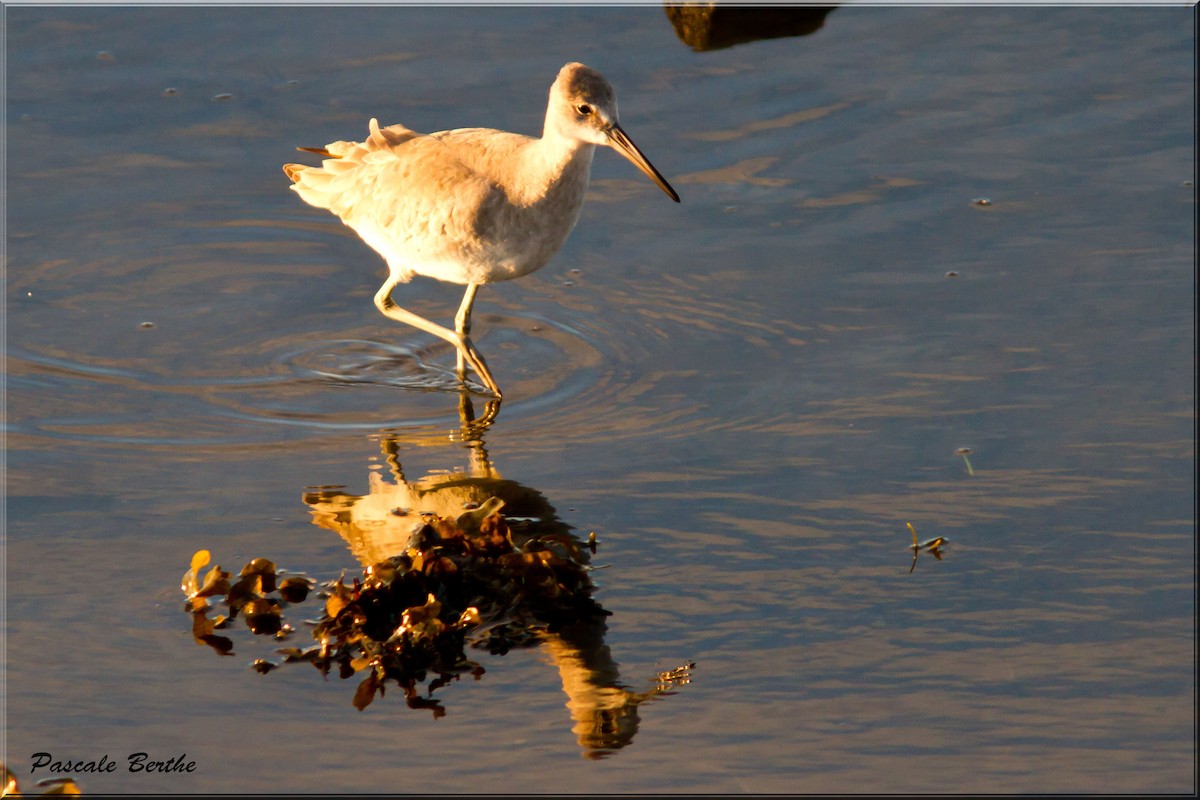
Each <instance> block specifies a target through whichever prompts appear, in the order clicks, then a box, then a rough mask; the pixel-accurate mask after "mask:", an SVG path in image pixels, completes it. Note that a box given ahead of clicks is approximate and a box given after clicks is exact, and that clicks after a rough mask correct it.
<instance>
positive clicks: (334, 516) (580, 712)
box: [304, 392, 687, 758]
mask: <svg viewBox="0 0 1200 800" xmlns="http://www.w3.org/2000/svg"><path fill="white" fill-rule="evenodd" d="M496 403H498V401H490V402H489V408H488V411H487V413H486V414H485V416H484V418H483V422H482V424H481V423H480V421H477V420H474V418H473V410H472V407H471V403H470V400H469V399H468V398H467V396H466V393H465V392H464V393H463V394H462V404H461V406H460V414H461V416H462V437H461V438H462V440H463V441H465V442H469V443H470V451H471V456H470V464H469V468H468V470H467V471H466V472H452V473H441V474H433V475H427V476H425V477H422V478H420V479H418V480H416V481H410V480H408V479H407V478H406V477H405V475H404V472H403V469H402V467H401V465H400V462H399V458H398V453H399V448H400V444H401V439H400V437H399V436H397V435H387V436H384V437H383V439H382V441H381V449H382V451H383V454H384V456H385V459H386V461H387V462H388V465H389V468H390V473H391V476H392V478H393V479H394V482H389V481H387V480H385V479H384V478H383V477H382V476H380V475H379V473H378V472H377V471H373V472H372V473H371V476H370V491H369V492H368V493H367V494H366V495H362V496H358V495H352V494H349V493H346V492H344V491H342V490H340V489H335V488H333V487H320V488H314V489H313V490H310V491H309V492H307V493H306V494H305V496H304V502H305V503H307V504H308V506H309V507H310V510H311V512H312V516H313V523H314V524H316V525H320V526H321V527H324V528H328V529H329V530H332V531H335V532H337V533H338V534H339V535H340V536H341V537H342V538H343V539H345V540H346V543H347V544H348V545H349V547H350V550H351V551H352V552H353V553H354V555H355V556H356V557H357V558H358V559H359V561H360V562H361V563H362V564H363V566H370V565H372V564H376V563H378V562H380V561H383V560H385V559H387V558H388V557H390V556H394V555H397V554H399V553H403V552H404V551H405V549H406V548H407V546H408V543H409V541H410V537H411V536H412V534H413V530H414V528H415V527H418V523H419V521H420V519H421V514H422V513H433V514H436V515H438V516H441V517H450V518H452V519H454V518H460V520H461V516H462V515H463V514H464V510H467V509H472V508H476V507H480V508H488V507H495V505H496V504H497V503H498V502H502V503H503V508H504V513H505V515H506V517H508V520H509V522H510V526H511V531H512V541H513V543H514V544H516V545H517V546H521V545H522V544H523V543H524V542H527V541H529V540H530V539H533V538H535V537H545V538H551V537H553V536H560V537H561V536H567V535H570V534H569V531H570V526H568V525H567V524H566V523H565V522H563V521H562V520H560V519H559V518H558V516H557V513H556V512H555V510H554V508H553V507H552V506H551V505H550V503H549V502H548V501H547V500H546V498H545V497H544V496H543V495H542V494H541V493H540V492H538V491H536V490H534V489H531V488H529V487H527V486H523V485H521V484H519V483H517V482H516V481H511V480H507V479H504V478H502V477H501V476H500V473H499V472H498V471H497V470H496V469H495V467H494V466H493V464H492V463H491V459H490V457H489V456H488V454H487V451H486V450H485V449H484V447H483V441H482V433H483V428H486V426H487V425H488V424H490V422H491V418H492V415H493V414H494V412H495V411H496V407H495V404H496ZM571 538H572V539H574V538H575V537H573V536H572V537H571ZM576 542H577V544H582V543H579V542H578V540H576ZM578 549H579V551H580V556H581V559H586V556H585V555H583V554H584V553H586V552H587V549H588V548H587V547H586V546H580V547H579V548H578ZM605 631H606V625H605V623H604V620H603V618H602V617H598V618H592V619H586V620H582V621H576V622H572V623H570V624H566V625H563V626H560V627H557V628H555V629H554V630H552V631H551V630H544V631H541V632H540V635H539V638H540V641H541V642H542V643H543V644H544V645H545V646H546V650H547V652H548V653H549V655H550V657H551V659H552V660H553V662H554V663H555V665H556V666H557V667H558V671H559V676H560V678H561V680H562V686H563V691H564V692H566V694H567V698H568V701H567V707H568V708H569V709H570V712H571V718H572V720H573V721H574V725H573V727H572V731H573V732H574V733H575V736H576V738H577V740H578V742H579V745H580V747H581V748H582V750H583V755H584V756H586V757H588V758H600V757H603V756H605V755H608V754H610V753H612V752H614V751H616V750H618V749H620V748H622V747H624V746H626V745H628V744H629V743H630V742H631V741H632V739H633V736H634V734H636V733H637V730H638V725H639V721H640V719H639V716H638V707H639V706H640V705H641V704H642V703H644V702H646V701H649V700H652V699H654V698H655V697H658V696H661V695H663V694H667V693H669V692H670V690H671V689H672V688H673V687H675V686H677V685H679V684H682V683H686V682H687V670H686V668H685V669H683V670H679V671H677V672H676V673H673V674H667V675H664V676H660V680H659V683H658V685H656V686H653V687H651V688H649V689H647V690H645V691H641V692H637V691H633V690H631V689H629V688H627V687H626V686H624V685H623V684H622V683H621V681H620V674H619V670H618V667H617V663H616V662H615V661H614V660H613V657H612V653H611V652H610V651H609V648H608V645H606V644H605V643H604V635H605Z"/></svg>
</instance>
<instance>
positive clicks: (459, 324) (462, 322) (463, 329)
mask: <svg viewBox="0 0 1200 800" xmlns="http://www.w3.org/2000/svg"><path fill="white" fill-rule="evenodd" d="M477 291H479V284H478V283H468V284H467V291H466V292H465V293H464V294H463V299H462V303H461V304H460V305H459V307H458V314H456V315H455V316H454V330H455V331H457V332H458V335H459V336H460V337H462V338H463V339H469V338H471V307H472V306H474V305H475V293H476V292H477ZM463 360H464V359H463V351H462V348H459V350H458V379H459V380H462V379H463Z"/></svg>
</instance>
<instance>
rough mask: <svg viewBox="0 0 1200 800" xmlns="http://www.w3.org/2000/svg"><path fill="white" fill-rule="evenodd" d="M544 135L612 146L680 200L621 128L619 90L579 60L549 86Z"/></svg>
mask: <svg viewBox="0 0 1200 800" xmlns="http://www.w3.org/2000/svg"><path fill="white" fill-rule="evenodd" d="M545 135H547V136H559V137H562V138H566V139H574V140H576V141H580V142H586V143H588V144H598V145H604V146H607V147H611V148H613V149H614V150H616V151H617V152H618V153H620V154H621V155H623V156H625V158H627V159H629V160H630V161H631V162H633V165H634V166H636V167H637V168H638V169H640V170H641V171H642V172H643V173H645V174H646V175H647V176H648V177H649V178H650V179H651V180H652V181H654V182H655V183H656V184H657V185H658V187H659V188H660V189H662V190H663V191H664V192H666V193H667V195H668V196H669V197H670V198H671V199H672V200H674V201H675V202H676V203H678V202H679V195H678V194H676V193H675V190H674V189H672V188H671V186H670V184H668V183H667V181H666V180H665V179H664V178H663V176H662V175H660V174H659V172H658V170H656V169H655V168H654V165H652V164H651V163H650V161H649V160H648V159H647V158H646V157H645V156H644V155H642V152H641V151H640V150H638V148H637V146H636V145H634V143H633V140H632V139H630V138H629V136H628V135H626V133H625V131H623V130H622V129H621V123H620V119H619V118H618V117H617V93H616V92H614V91H613V88H612V85H611V84H609V82H608V81H606V80H605V79H604V76H603V75H601V74H600V73H599V72H597V71H596V70H594V69H592V68H591V67H589V66H586V65H584V64H580V63H579V62H577V61H576V62H572V63H570V64H567V65H566V66H564V67H563V68H562V69H561V70H559V71H558V77H557V78H555V80H554V84H553V85H552V86H551V87H550V103H549V105H548V106H547V109H546V130H545Z"/></svg>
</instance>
